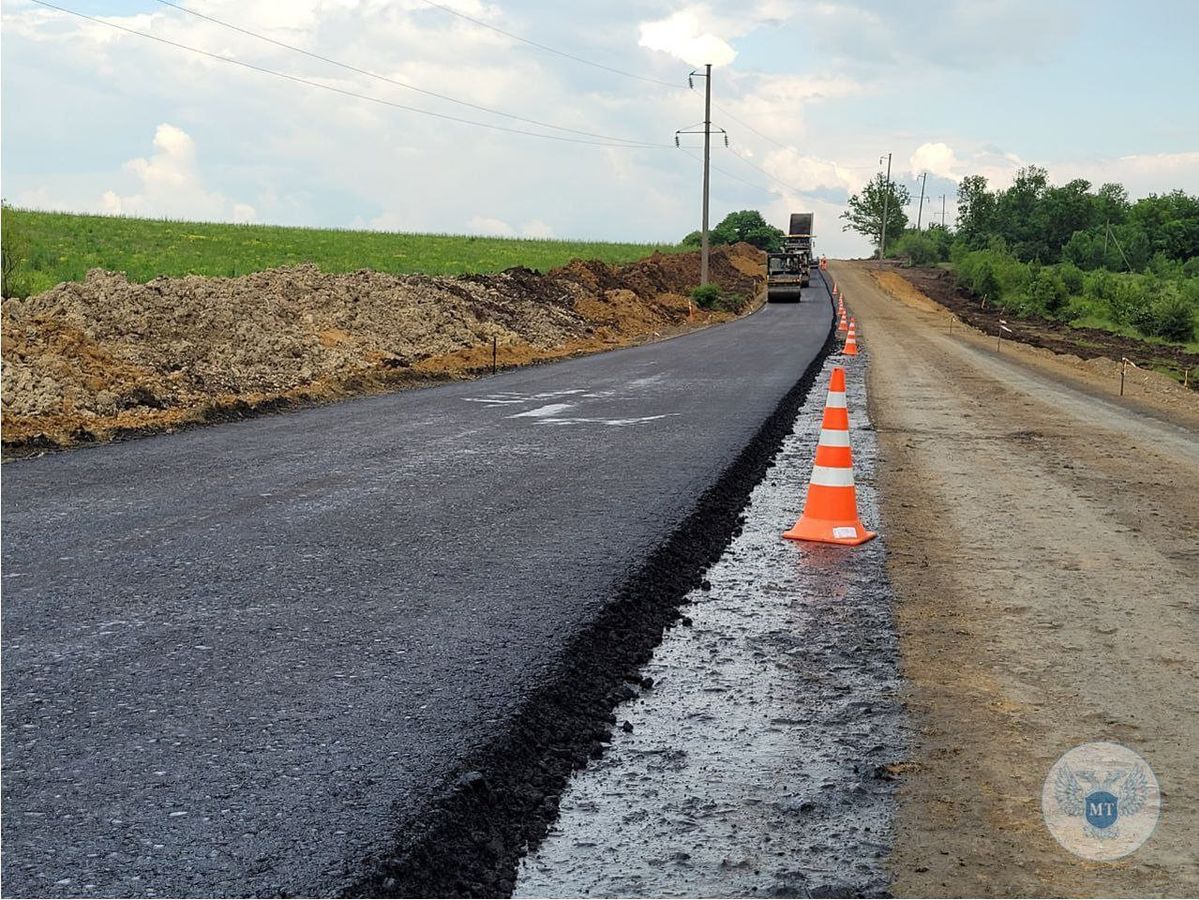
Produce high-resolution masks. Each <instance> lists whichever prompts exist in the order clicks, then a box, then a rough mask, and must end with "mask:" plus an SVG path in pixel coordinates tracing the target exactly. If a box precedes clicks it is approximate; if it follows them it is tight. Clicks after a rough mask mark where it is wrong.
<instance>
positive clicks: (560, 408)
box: [508, 403, 574, 419]
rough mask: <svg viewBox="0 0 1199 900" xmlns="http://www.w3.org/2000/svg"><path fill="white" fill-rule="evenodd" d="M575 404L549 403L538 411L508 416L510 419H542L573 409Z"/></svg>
mask: <svg viewBox="0 0 1199 900" xmlns="http://www.w3.org/2000/svg"><path fill="white" fill-rule="evenodd" d="M573 406H574V404H573V403H547V404H546V405H545V406H539V407H537V408H536V409H528V410H525V411H524V412H522V413H517V414H516V415H514V416H508V418H509V419H541V418H544V417H545V416H552V415H555V414H557V413H560V412H565V411H566V410H568V409H570V408H571V407H573Z"/></svg>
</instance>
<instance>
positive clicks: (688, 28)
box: [638, 9, 737, 66]
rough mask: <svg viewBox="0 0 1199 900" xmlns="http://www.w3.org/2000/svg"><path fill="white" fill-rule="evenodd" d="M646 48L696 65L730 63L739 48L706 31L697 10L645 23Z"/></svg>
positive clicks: (644, 42)
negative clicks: (736, 48) (735, 48)
mask: <svg viewBox="0 0 1199 900" xmlns="http://www.w3.org/2000/svg"><path fill="white" fill-rule="evenodd" d="M638 43H639V44H640V45H641V46H642V47H646V48H648V49H650V50H660V51H662V52H663V53H669V54H670V55H671V56H674V57H677V58H678V59H681V60H683V61H684V62H686V63H688V64H690V65H693V66H702V65H705V64H706V63H711V64H712V65H713V66H727V65H728V64H729V63H731V62H732V61H733V60H734V59H736V57H737V51H736V50H734V49H733V48H732V47H731V46H729V44H728V42H727V41H725V40H724V39H723V38H720V37H717V36H716V35H714V34H712V33H711V32H708V31H705V30H704V29H703V25H702V24H701V23H700V17H699V16H698V15H697V14H696V13H695V11H693V10H690V9H681V10H679V11H678V12H676V13H674V14H673V15H672V16H669V17H668V18H665V19H659V20H658V21H656V22H642V23H641V40H640V41H639V42H638Z"/></svg>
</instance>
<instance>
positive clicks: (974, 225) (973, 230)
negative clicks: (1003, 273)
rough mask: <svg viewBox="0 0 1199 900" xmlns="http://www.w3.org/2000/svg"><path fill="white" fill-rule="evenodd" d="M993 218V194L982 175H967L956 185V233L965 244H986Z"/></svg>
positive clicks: (979, 245) (982, 245)
mask: <svg viewBox="0 0 1199 900" xmlns="http://www.w3.org/2000/svg"><path fill="white" fill-rule="evenodd" d="M994 220H995V195H994V194H992V193H991V192H990V191H988V190H987V179H986V178H984V177H983V176H982V175H967V176H966V177H965V178H963V179H962V181H961V184H959V185H958V234H960V235H961V237H962V240H964V241H965V242H966V246H968V247H970V248H972V249H974V250H981V249H982V248H983V247H985V246H987V241H988V240H989V239H990V236H991V231H992V229H993V227H994Z"/></svg>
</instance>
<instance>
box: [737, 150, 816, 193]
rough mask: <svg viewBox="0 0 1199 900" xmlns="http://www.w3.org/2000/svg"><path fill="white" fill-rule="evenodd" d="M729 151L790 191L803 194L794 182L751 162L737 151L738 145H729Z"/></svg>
mask: <svg viewBox="0 0 1199 900" xmlns="http://www.w3.org/2000/svg"><path fill="white" fill-rule="evenodd" d="M729 152H730V153H732V154H733V156H735V157H737V159H739V160H741V161H742V162H743V163H745V164H746V165H747V166H749V167H750V168H752V169H757V170H758V171H759V172H761V173H762V174H763V175H765V176H766V177H767V178H769V179H770V180H771V181H773V182H774V183H775V184H777V185H779V186H780V187H784V188H786V189H787V190H789V191H791V192H792V193H795V194H802V193H803V191H801V190H800V189H799V188H797V187H796V186H795V185H793V184H788V183H787V182H785V181H783V180H782V179H780V178H777V177H775V176H774V175H771V174H770V173H769V172H767V171H766V170H765V169H763V168H762V167H761V166H759V165H758V164H757V163H755V162H751V161H750V160H749V159H747V158H746V157H744V156H742V155H741V154H740V153H738V152H737V148H736V147H734V146H732V145H731V144H730V145H729Z"/></svg>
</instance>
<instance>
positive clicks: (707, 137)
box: [699, 63, 712, 285]
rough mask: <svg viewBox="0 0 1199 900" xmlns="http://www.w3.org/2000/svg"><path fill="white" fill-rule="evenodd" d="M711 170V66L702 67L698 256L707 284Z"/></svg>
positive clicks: (702, 279) (703, 278) (700, 280)
mask: <svg viewBox="0 0 1199 900" xmlns="http://www.w3.org/2000/svg"><path fill="white" fill-rule="evenodd" d="M711 169H712V64H711V63H708V64H706V65H705V66H704V227H703V243H702V244H701V245H700V247H701V250H700V255H699V260H700V262H699V283H700V284H701V285H704V284H707V283H708V251H709V249H710V248H709V246H708V183H709V180H710V177H711Z"/></svg>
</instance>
